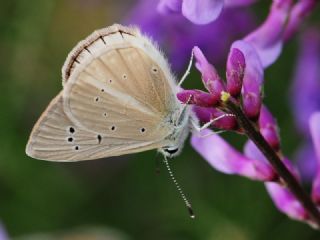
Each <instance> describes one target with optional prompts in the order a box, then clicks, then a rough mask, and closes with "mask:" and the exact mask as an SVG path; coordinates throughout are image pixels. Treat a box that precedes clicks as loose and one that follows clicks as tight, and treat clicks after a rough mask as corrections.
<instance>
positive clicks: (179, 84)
mask: <svg viewBox="0 0 320 240" xmlns="http://www.w3.org/2000/svg"><path fill="white" fill-rule="evenodd" d="M193 57H194V53H193V50H192V51H191V57H190V61H189V65H188V68H187V70H186V72H185V73H184V74H183V76H182V78H181V80H180V82H179V83H178V86H179V87H180V86H181V85H182V83H183V82H184V80H186V78H187V76H188V75H189V74H190V70H191V67H192V63H193Z"/></svg>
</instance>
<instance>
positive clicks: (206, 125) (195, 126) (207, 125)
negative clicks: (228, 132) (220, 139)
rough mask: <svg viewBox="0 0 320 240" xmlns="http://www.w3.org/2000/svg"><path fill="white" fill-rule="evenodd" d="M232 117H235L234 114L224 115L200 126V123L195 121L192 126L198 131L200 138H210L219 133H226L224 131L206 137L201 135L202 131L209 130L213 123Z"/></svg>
mask: <svg viewBox="0 0 320 240" xmlns="http://www.w3.org/2000/svg"><path fill="white" fill-rule="evenodd" d="M230 116H234V115H233V114H229V113H226V114H222V115H221V116H219V117H216V118H213V119H211V120H210V121H209V122H207V123H205V124H204V125H202V126H200V125H199V123H197V122H196V121H195V120H194V119H192V120H191V124H192V126H193V128H194V129H195V130H196V133H199V137H208V136H211V135H212V134H219V133H222V132H224V130H221V131H217V132H214V133H210V134H206V135H201V134H200V133H201V131H202V130H204V129H207V128H208V127H209V126H210V125H211V124H212V123H214V122H216V121H218V120H220V119H222V118H224V117H230Z"/></svg>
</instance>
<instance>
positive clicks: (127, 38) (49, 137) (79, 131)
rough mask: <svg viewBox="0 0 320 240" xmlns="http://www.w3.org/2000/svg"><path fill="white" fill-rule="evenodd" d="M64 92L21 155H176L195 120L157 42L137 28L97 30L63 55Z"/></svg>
mask: <svg viewBox="0 0 320 240" xmlns="http://www.w3.org/2000/svg"><path fill="white" fill-rule="evenodd" d="M62 83H63V84H62V85H63V89H62V91H61V92H60V93H59V94H58V95H57V96H56V97H55V98H54V99H53V100H52V101H51V103H50V104H49V106H48V107H47V109H46V110H45V111H44V112H43V114H42V115H41V117H40V118H39V120H38V121H37V123H36V124H35V126H34V128H33V130H32V132H31V135H30V138H29V141H28V144H27V146H26V153H27V155H28V156H30V157H33V158H36V159H42V160H48V161H70V162H71V161H81V160H91V159H99V158H105V157H111V156H119V155H124V154H130V153H136V152H142V151H146V150H151V149H158V151H159V152H161V153H162V154H163V155H164V156H165V157H173V156H176V155H178V154H179V153H180V151H181V149H182V146H183V143H184V141H185V140H186V138H187V136H188V133H189V124H190V122H191V120H192V119H193V115H192V113H191V110H190V109H189V107H188V106H187V105H183V104H181V103H180V102H179V101H178V99H177V98H176V93H177V92H178V91H179V86H178V84H177V83H176V80H175V77H174V76H173V74H172V72H171V70H170V67H169V64H168V62H167V60H166V59H165V57H164V55H163V54H162V53H161V51H160V50H159V48H158V47H157V45H156V44H155V43H154V42H152V40H150V39H149V38H148V37H146V36H144V35H143V34H142V33H141V32H140V30H139V29H138V28H135V27H125V26H122V25H119V24H115V25H112V26H110V27H107V28H104V29H100V30H97V31H95V32H93V33H92V34H91V35H90V36H88V37H87V38H86V39H85V40H83V41H81V42H79V43H78V45H77V46H76V47H75V48H74V49H73V50H72V51H71V53H70V54H69V55H68V57H67V59H66V62H65V64H64V66H63V68H62Z"/></svg>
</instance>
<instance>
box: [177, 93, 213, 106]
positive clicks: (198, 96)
mask: <svg viewBox="0 0 320 240" xmlns="http://www.w3.org/2000/svg"><path fill="white" fill-rule="evenodd" d="M177 98H178V99H179V100H180V101H181V102H182V103H186V104H194V105H197V106H200V107H212V106H214V105H216V104H217V103H218V101H219V98H217V97H216V96H214V95H212V94H210V93H206V92H203V91H201V90H197V89H194V90H182V91H181V92H179V93H178V94H177Z"/></svg>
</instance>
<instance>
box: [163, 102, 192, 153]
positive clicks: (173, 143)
mask: <svg viewBox="0 0 320 240" xmlns="http://www.w3.org/2000/svg"><path fill="white" fill-rule="evenodd" d="M191 118H192V116H191V113H190V109H189V108H188V107H183V108H182V109H179V110H178V111H175V113H174V114H172V115H171V119H170V120H169V121H168V125H169V126H170V127H169V128H170V129H171V133H170V134H169V136H168V137H167V138H166V141H165V145H164V146H163V147H161V148H160V149H158V151H159V152H161V153H162V154H163V155H164V156H166V157H169V158H172V157H175V156H177V155H179V154H180V152H181V150H182V148H183V145H184V142H185V140H186V138H187V137H188V134H189V131H190V129H189V122H190V119H191Z"/></svg>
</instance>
